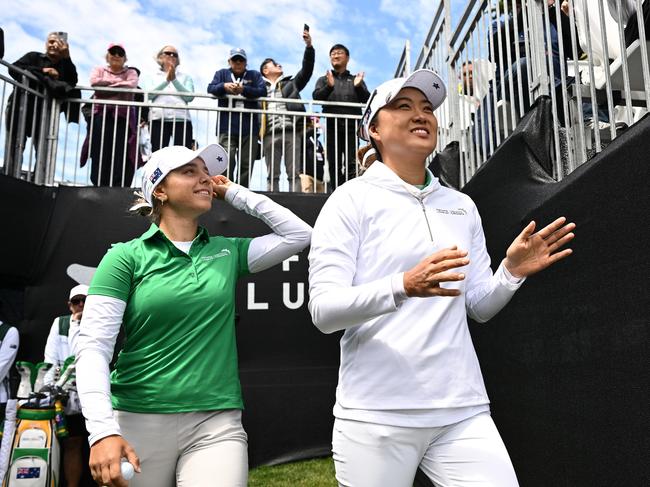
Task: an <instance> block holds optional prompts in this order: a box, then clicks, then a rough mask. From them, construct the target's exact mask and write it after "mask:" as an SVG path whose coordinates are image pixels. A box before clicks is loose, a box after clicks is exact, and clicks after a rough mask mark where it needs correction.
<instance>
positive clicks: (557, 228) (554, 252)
mask: <svg viewBox="0 0 650 487" xmlns="http://www.w3.org/2000/svg"><path fill="white" fill-rule="evenodd" d="M575 227H576V224H575V223H566V218H564V217H560V218H558V219H557V220H555V221H554V222H553V223H551V224H550V225H548V226H546V227H544V228H542V229H541V230H540V231H539V232H537V233H533V232H534V231H535V222H534V221H532V222H530V223H529V224H528V225H527V226H526V228H524V229H523V231H522V232H521V233H520V234H519V235H518V236H517V238H515V240H514V241H513V242H512V243H511V244H510V247H508V251H507V252H506V259H505V261H504V265H505V266H506V269H508V271H509V272H510V274H512V275H513V276H514V277H517V278H521V277H528V276H532V275H533V274H535V273H537V272H539V271H541V270H543V269H546V268H547V267H548V266H550V265H551V264H554V263H556V262H557V261H559V260H561V259H564V258H565V257H568V256H569V255H571V253H572V250H571V249H564V250H559V249H560V248H561V247H563V246H564V245H566V244H567V243H568V242H570V241H571V240H572V239H573V237H574V236H575V235H574V234H573V232H572V231H573V229H574V228H575Z"/></svg>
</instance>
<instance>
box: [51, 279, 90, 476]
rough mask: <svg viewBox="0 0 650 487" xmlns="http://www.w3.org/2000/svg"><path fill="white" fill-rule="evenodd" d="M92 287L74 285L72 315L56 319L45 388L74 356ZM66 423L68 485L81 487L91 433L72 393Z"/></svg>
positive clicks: (70, 309) (64, 463)
mask: <svg viewBox="0 0 650 487" xmlns="http://www.w3.org/2000/svg"><path fill="white" fill-rule="evenodd" d="M87 295H88V286H86V285H85V284H78V285H76V286H74V287H73V288H72V289H71V290H70V293H69V295H68V303H67V305H68V310H69V311H70V314H66V315H62V316H59V317H57V318H55V319H54V322H53V323H52V327H51V328H50V333H49V335H48V336H47V343H46V344H45V359H44V361H45V362H47V363H50V364H52V368H50V370H49V371H48V372H47V374H46V375H45V377H44V383H45V385H51V384H54V382H55V381H56V378H57V377H56V374H57V369H59V368H60V367H61V366H62V365H63V363H64V362H65V361H66V359H67V358H68V357H70V356H71V355H73V353H72V350H71V346H70V342H71V339H70V338H71V336H72V334H73V332H71V328H72V327H74V326H75V325H76V326H78V325H79V322H80V321H81V317H82V315H83V311H84V304H85V303H86V296H87ZM65 414H66V424H67V426H68V431H69V432H70V436H68V437H67V438H66V439H65V440H63V453H64V454H63V471H64V473H65V478H66V481H67V485H68V486H70V487H77V486H78V485H79V482H80V480H81V475H82V473H83V461H82V446H83V442H84V441H85V440H86V439H87V438H88V432H87V431H86V426H85V424H84V418H83V416H82V415H81V405H80V404H79V399H78V397H77V395H76V393H74V394H71V395H70V398H69V399H68V402H67V404H66V407H65Z"/></svg>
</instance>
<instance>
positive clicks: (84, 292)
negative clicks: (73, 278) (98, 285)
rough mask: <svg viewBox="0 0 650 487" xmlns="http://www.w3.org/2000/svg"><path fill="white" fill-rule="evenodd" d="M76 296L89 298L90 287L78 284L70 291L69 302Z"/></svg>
mask: <svg viewBox="0 0 650 487" xmlns="http://www.w3.org/2000/svg"><path fill="white" fill-rule="evenodd" d="M75 296H88V286H86V285H85V284H77V285H76V286H75V287H73V288H72V289H70V294H69V295H68V301H70V300H71V299H72V298H74V297H75Z"/></svg>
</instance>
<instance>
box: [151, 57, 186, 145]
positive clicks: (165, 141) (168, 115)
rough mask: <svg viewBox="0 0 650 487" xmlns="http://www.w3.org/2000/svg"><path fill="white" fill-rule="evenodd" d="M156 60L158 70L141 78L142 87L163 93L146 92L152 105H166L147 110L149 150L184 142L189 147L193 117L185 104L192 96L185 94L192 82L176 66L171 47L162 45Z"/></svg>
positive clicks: (175, 58)
mask: <svg viewBox="0 0 650 487" xmlns="http://www.w3.org/2000/svg"><path fill="white" fill-rule="evenodd" d="M156 62H157V63H158V65H159V66H160V69H158V70H157V71H156V72H155V73H152V74H149V75H144V76H143V80H142V88H143V89H144V90H146V91H162V92H164V93H158V94H149V95H148V96H149V100H150V101H152V102H154V104H156V105H165V108H161V107H159V106H154V107H151V108H150V109H149V131H150V136H151V150H152V152H155V151H157V150H158V149H160V148H161V147H167V146H168V145H184V146H185V147H187V148H188V149H191V148H192V138H193V132H192V119H191V117H190V112H189V110H188V109H187V104H188V103H190V102H191V101H192V100H193V99H194V97H193V96H191V95H188V94H189V93H192V92H194V82H193V81H192V78H191V77H190V76H188V75H187V74H185V73H183V72H181V70H179V69H178V66H179V65H180V64H181V58H180V56H179V54H178V49H176V48H175V47H174V46H172V45H166V46H163V47H162V48H161V49H160V50H159V51H158V53H157V54H156ZM172 107H173V108H172Z"/></svg>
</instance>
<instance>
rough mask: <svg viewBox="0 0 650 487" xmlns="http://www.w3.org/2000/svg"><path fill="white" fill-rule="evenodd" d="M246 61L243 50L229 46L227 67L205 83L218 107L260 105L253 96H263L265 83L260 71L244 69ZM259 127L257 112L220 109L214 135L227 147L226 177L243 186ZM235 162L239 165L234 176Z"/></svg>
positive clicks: (254, 150)
mask: <svg viewBox="0 0 650 487" xmlns="http://www.w3.org/2000/svg"><path fill="white" fill-rule="evenodd" d="M246 62H247V61H246V51H244V50H243V49H241V48H236V49H231V50H230V56H229V57H228V65H229V66H230V67H229V68H225V69H220V70H219V71H217V72H216V73H214V78H213V79H212V82H211V83H210V84H209V85H208V93H210V94H212V95H214V96H217V97H219V106H220V107H231V108H234V109H242V108H249V109H257V108H259V103H258V102H257V100H255V98H259V97H260V96H265V95H266V87H265V86H264V80H263V79H262V75H261V74H260V72H259V71H255V70H253V69H251V70H248V69H246ZM225 95H241V96H243V97H244V98H245V99H232V98H225ZM259 130H260V124H259V118H258V116H257V115H256V114H251V113H242V112H238V111H230V110H228V111H222V112H220V113H219V119H218V120H217V137H218V139H219V144H221V145H222V146H223V147H224V148H225V149H226V150H227V151H228V158H229V159H230V168H229V171H228V177H229V178H230V179H231V180H233V181H235V182H237V183H239V184H241V185H242V186H245V187H248V179H249V174H250V169H251V164H252V162H253V161H254V160H255V159H256V158H257V154H258V150H257V146H258V144H257V138H258V134H259ZM235 165H238V166H239V175H238V176H237V177H235Z"/></svg>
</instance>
